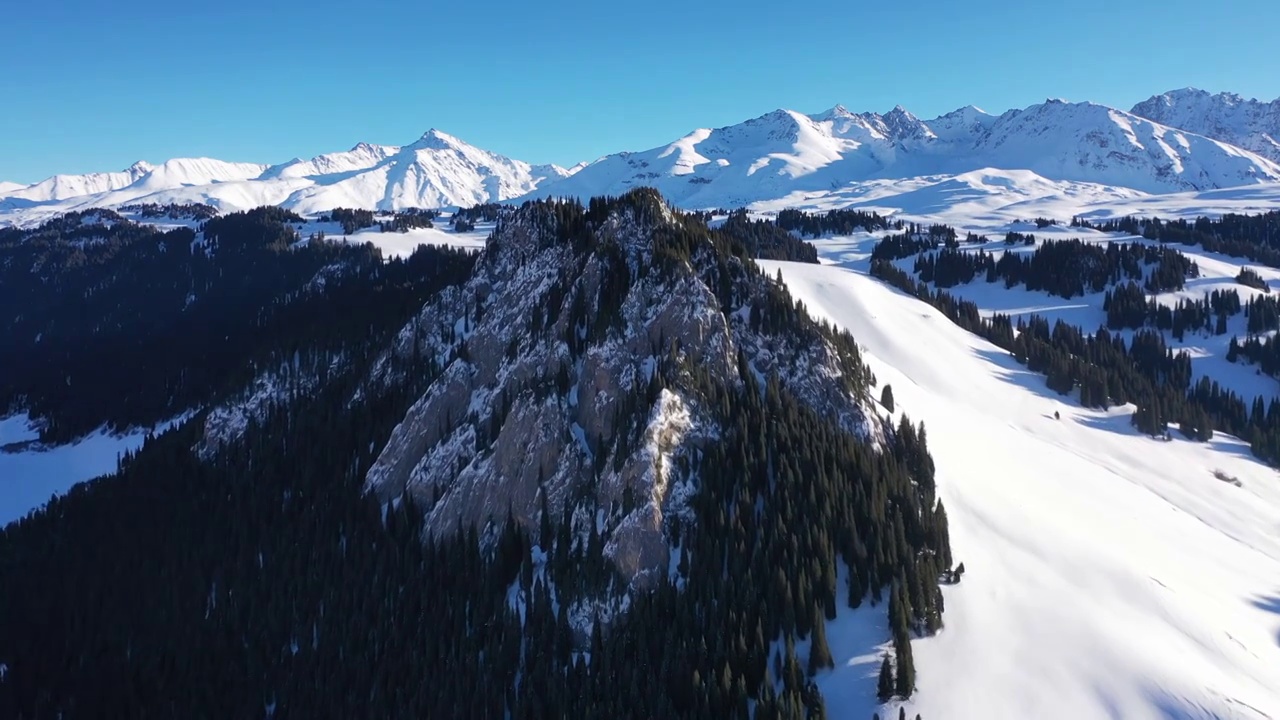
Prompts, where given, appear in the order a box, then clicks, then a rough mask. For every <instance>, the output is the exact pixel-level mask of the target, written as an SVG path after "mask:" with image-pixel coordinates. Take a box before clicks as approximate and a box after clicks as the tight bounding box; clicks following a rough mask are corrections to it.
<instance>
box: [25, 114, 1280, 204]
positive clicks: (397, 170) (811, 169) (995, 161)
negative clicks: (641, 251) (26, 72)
mask: <svg viewBox="0 0 1280 720" xmlns="http://www.w3.org/2000/svg"><path fill="white" fill-rule="evenodd" d="M1278 128H1280V101H1276V102H1273V103H1270V104H1264V103H1260V102H1257V101H1253V100H1250V101H1244V100H1241V99H1240V98H1239V97H1238V96H1235V95H1228V94H1220V95H1209V94H1208V93H1205V92H1202V91H1197V90H1181V91H1175V92H1170V93H1166V94H1164V95H1160V96H1156V97H1153V98H1151V99H1150V100H1147V101H1144V102H1142V103H1139V104H1138V105H1137V106H1136V107H1135V108H1134V109H1133V112H1125V111H1123V110H1117V109H1115V108H1110V107H1107V106H1104V105H1098V104H1095V103H1089V102H1082V103H1070V102H1065V101H1062V100H1048V101H1046V102H1044V103H1040V104H1037V105H1032V106H1031V107H1028V108H1025V109H1021V110H1010V111H1008V112H1005V113H1003V114H1001V115H992V114H989V113H986V112H984V111H982V110H980V109H978V108H976V107H972V106H969V107H965V108H961V109H959V110H956V111H954V112H951V113H948V114H946V115H942V116H941V117H937V118H934V119H932V120H921V119H920V118H918V117H916V116H915V115H912V114H911V113H910V112H909V111H907V110H906V109H904V108H902V107H895V108H894V109H893V110H891V111H889V112H888V113H885V114H883V115H881V114H879V113H872V112H864V113H854V112H850V111H849V110H847V109H846V108H844V107H843V106H840V105H837V106H835V107H834V108H831V109H830V110H827V111H825V112H822V113H817V114H813V115H807V114H803V113H799V112H795V111H792V110H782V109H780V110H775V111H773V112H770V113H767V114H765V115H762V116H760V117H757V118H753V119H751V120H747V121H745V122H742V123H739V124H737V125H731V126H728V127H722V128H716V129H706V128H703V129H698V130H694V131H693V132H691V133H689V134H688V135H686V136H684V137H682V138H680V139H678V140H675V141H674V142H671V143H669V144H666V145H662V146H660V147H656V148H652V149H649V150H644V151H640V152H620V153H616V154H612V155H607V156H605V157H602V158H600V159H598V160H596V161H595V162H591V163H581V164H579V165H577V166H574V167H573V168H571V169H565V168H561V167H558V166H555V165H531V164H529V163H526V162H522V161H520V160H513V159H510V158H507V157H504V156H502V155H498V154H495V153H492V152H488V151H486V150H482V149H480V148H477V147H474V146H472V145H469V144H467V143H465V142H463V141H461V140H459V139H458V138H455V137H453V136H451V135H447V134H445V133H443V132H440V131H438V130H431V131H429V132H427V133H426V134H424V135H423V136H422V137H421V138H419V139H418V140H417V141H415V142H413V143H411V144H409V145H404V146H387V145H370V144H368V143H360V144H358V145H356V146H355V147H353V148H351V149H350V150H348V151H346V152H337V153H329V154H325V155H319V156H317V157H314V158H311V159H309V160H303V159H299V158H295V159H293V160H290V161H288V162H285V163H281V164H276V165H258V164H251V163H229V162H223V161H220V160H213V159H209V158H196V159H175V160H169V161H167V162H165V163H163V164H160V165H150V164H148V163H145V162H139V163H136V164H134V165H133V166H131V167H129V168H128V169H126V170H123V171H121V172H113V173H92V174H88V175H57V176H54V177H51V178H49V179H47V180H44V181H41V182H38V183H35V184H33V185H30V186H18V185H15V184H13V183H0V225H3V224H29V223H31V222H38V221H40V220H42V219H44V218H46V217H48V216H50V215H54V214H58V213H61V212H66V211H68V210H73V209H83V208H87V207H95V206H105V207H112V206H120V205H124V204H128V203H138V202H148V203H161V204H167V203H175V202H176V203H192V202H201V203H207V204H210V205H213V206H215V207H217V208H219V209H222V210H236V209H243V208H248V207H254V206H258V205H281V206H284V207H287V208H289V209H292V210H296V211H298V212H303V213H313V212H319V211H323V210H328V209H331V208H334V207H362V208H372V209H382V210H393V209H401V208H408V207H426V208H434V207H449V206H470V205H475V204H477V203H483V202H496V201H505V200H513V199H521V198H525V197H547V196H580V197H590V196H598V195H605V194H608V195H618V194H621V193H624V192H626V191H627V190H630V189H632V188H635V187H640V186H653V187H656V188H657V189H658V190H659V191H661V192H662V194H663V195H664V196H665V197H666V198H668V199H669V200H670V201H671V202H673V203H675V204H677V205H680V206H684V207H689V208H709V207H737V206H744V205H753V204H761V203H766V204H771V205H776V204H777V203H778V202H780V201H781V202H784V203H785V202H789V201H810V200H813V199H814V198H815V197H822V196H828V197H831V198H838V197H842V196H846V195H849V194H850V192H851V189H856V188H859V187H862V186H868V185H873V186H874V185H877V184H878V185H880V186H882V185H883V184H884V183H886V182H890V183H897V184H902V185H903V187H904V188H914V187H918V186H919V184H920V181H921V179H928V180H929V181H931V182H937V181H939V180H945V179H947V178H957V177H958V178H963V177H965V176H968V175H971V174H973V173H986V172H987V171H989V170H994V171H998V172H996V173H995V175H998V176H1000V177H1003V178H1005V179H1006V181H1008V182H1010V183H1012V184H1011V186H1010V188H1009V190H1010V191H1011V194H1018V192H1020V184H1019V183H1020V181H1017V180H1012V181H1009V180H1008V179H1009V178H1025V179H1026V180H1027V182H1030V183H1032V184H1033V185H1036V186H1037V187H1039V188H1042V187H1043V186H1044V185H1045V183H1046V181H1047V182H1048V183H1049V184H1052V185H1057V186H1061V187H1062V188H1063V189H1064V192H1078V187H1077V186H1079V185H1080V184H1082V183H1083V184H1088V185H1093V186H1098V187H1099V188H1122V189H1125V190H1127V191H1134V192H1135V193H1138V194H1164V193H1170V192H1186V191H1195V190H1212V189H1218V188H1227V187H1237V186H1242V185H1251V184H1257V183H1267V182H1278V181H1280V145H1278V144H1277V142H1276V140H1275V137H1276V135H1277V134H1280V130H1278ZM1008 171H1025V172H1017V173H1012V174H1011V173H1009V172H1008ZM901 181H906V183H905V184H903V183H902V182H901ZM961 182H962V184H964V181H963V180H961ZM1014 185H1017V186H1018V187H1013V186H1014ZM1022 194H1024V195H1025V194H1026V193H1022Z"/></svg>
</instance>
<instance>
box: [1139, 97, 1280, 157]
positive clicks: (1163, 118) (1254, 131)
mask: <svg viewBox="0 0 1280 720" xmlns="http://www.w3.org/2000/svg"><path fill="white" fill-rule="evenodd" d="M1132 112H1133V114H1134V115H1139V116H1142V117H1144V118H1148V119H1150V120H1154V121H1155V122H1158V123H1161V124H1162V125H1169V126H1171V127H1176V128H1182V129H1183V130H1189V131H1191V132H1193V133H1197V134H1200V135H1204V136H1206V137H1211V138H1213V139H1214V140H1221V141H1222V142H1225V143H1231V144H1232V145H1236V146H1238V147H1242V148H1244V149H1246V150H1249V151H1250V152H1254V153H1257V154H1258V155H1261V156H1262V157H1264V158H1267V159H1268V160H1271V161H1272V162H1277V163H1280V99H1276V100H1272V101H1271V102H1269V103H1268V102H1259V101H1258V100H1245V99H1244V98H1242V97H1240V96H1239V95H1236V94H1235V93H1218V94H1216V95H1211V94H1209V93H1208V92H1205V91H1204V90H1196V89H1195V88H1185V89H1182V90H1173V91H1170V92H1167V93H1164V94H1163V95H1156V96H1154V97H1151V98H1149V99H1147V100H1143V101H1142V102H1140V103H1138V104H1137V105H1134V106H1133V110H1132Z"/></svg>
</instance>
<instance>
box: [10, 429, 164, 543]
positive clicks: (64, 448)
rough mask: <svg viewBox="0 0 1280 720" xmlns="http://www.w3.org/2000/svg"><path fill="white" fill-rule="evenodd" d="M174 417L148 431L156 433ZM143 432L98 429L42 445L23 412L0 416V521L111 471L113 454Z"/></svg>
mask: <svg viewBox="0 0 1280 720" xmlns="http://www.w3.org/2000/svg"><path fill="white" fill-rule="evenodd" d="M175 422H177V421H176V420H175V421H170V422H166V423H162V424H160V425H159V426H157V427H156V428H154V431H155V432H156V433H157V434H159V433H161V432H163V431H164V430H166V429H168V428H169V427H170V426H172V425H173V424H174V423H175ZM147 434H148V431H147V430H143V429H139V430H134V431H131V432H129V433H126V434H124V435H113V434H110V433H107V432H105V431H102V430H99V431H97V432H94V433H91V434H90V435H88V436H86V437H84V438H81V439H80V440H78V441H76V442H74V443H70V444H67V445H59V446H56V447H44V446H42V445H40V444H39V443H37V442H36V438H37V437H38V435H37V433H36V432H35V430H34V428H32V427H31V424H30V421H29V419H28V418H27V416H26V415H23V414H19V415H12V416H10V417H7V418H3V419H0V526H4V525H8V524H9V523H11V522H13V521H15V520H20V519H21V518H23V517H25V516H26V515H27V513H29V512H31V511H32V510H36V509H38V508H40V507H42V506H44V505H45V503H47V502H49V499H50V497H52V496H54V495H62V494H64V493H66V492H67V491H68V490H70V489H71V488H72V487H73V486H75V485H76V484H78V483H81V482H83V481H85V480H91V479H93V478H96V477H98V476H100V475H105V474H107V473H112V472H115V470H116V461H117V460H118V459H119V457H120V456H121V455H123V454H124V453H125V452H126V451H129V450H134V449H137V448H138V447H140V446H141V445H142V441H143V440H145V439H146V437H147Z"/></svg>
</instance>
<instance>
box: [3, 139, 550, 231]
mask: <svg viewBox="0 0 1280 720" xmlns="http://www.w3.org/2000/svg"><path fill="white" fill-rule="evenodd" d="M570 174H571V172H570V171H569V170H565V169H564V168H561V167H558V166H555V165H530V164H528V163H525V162H522V161H519V160H512V159H510V158H507V157H503V156H502V155H498V154H496V153H491V152H488V151H486V150H481V149H480V148H477V147H474V146H472V145H468V144H467V143H465V142H463V141H461V140H459V139H457V138H455V137H453V136H451V135H448V134H445V133H443V132H440V131H438V130H431V131H429V132H427V133H426V134H424V135H423V136H422V137H421V138H419V139H418V140H417V141H415V142H413V143H411V144H409V145H405V146H389V145H370V144H368V143H360V144H359V145H356V146H355V147H353V148H352V149H351V150H349V151H347V152H339V153H328V154H325V155H319V156H317V157H314V158H311V159H310V160H302V159H297V158H295V159H293V160H290V161H288V162H285V163H281V164H277V165H256V164H250V163H227V162H222V161H220V160H213V159H209V158H196V159H176V160H169V161H168V162H165V163H163V164H161V165H159V166H154V167H153V166H151V165H148V164H146V163H137V164H136V165H134V166H132V167H130V168H129V169H128V170H126V171H124V172H120V173H97V174H92V175H59V176H55V177H52V178H49V179H48V180H44V181H42V182H39V183H36V184H35V185H31V186H29V187H21V186H15V187H11V188H9V189H7V190H0V224H32V223H35V222H39V221H41V220H43V219H46V218H48V217H50V216H52V215H56V214H59V213H64V212H67V211H70V210H76V209H83V208H88V207H99V206H101V207H118V206H120V205H125V204H129V203H143V202H145V203H160V204H167V203H206V204H209V205H213V206H214V207H217V208H219V209H221V210H227V211H229V210H241V209H247V208H252V207H257V206H260V205H282V206H284V207H287V208H289V209H291V210H295V211H298V212H303V213H312V212H319V211H323V210H330V209H333V208H335V207H359V208H376V209H382V210H396V209H401V208H410V207H426V208H436V207H447V206H471V205H476V204H479V203H485V202H496V201H499V200H506V199H509V198H513V197H517V196H520V195H524V194H526V193H528V192H530V191H532V190H534V189H535V188H537V187H538V186H539V185H541V184H543V183H546V182H550V181H555V180H559V179H561V178H564V177H568V176H569V175H570Z"/></svg>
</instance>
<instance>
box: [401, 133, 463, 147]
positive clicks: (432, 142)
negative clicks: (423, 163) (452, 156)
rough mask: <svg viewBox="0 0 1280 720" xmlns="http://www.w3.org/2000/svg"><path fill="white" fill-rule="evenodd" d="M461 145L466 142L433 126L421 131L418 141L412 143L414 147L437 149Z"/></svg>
mask: <svg viewBox="0 0 1280 720" xmlns="http://www.w3.org/2000/svg"><path fill="white" fill-rule="evenodd" d="M463 145H466V143H464V142H462V141H461V140H459V139H458V138H456V137H454V136H452V135H450V134H449V133H446V132H443V131H441V130H437V129H435V128H431V129H430V130H428V131H426V132H424V133H422V137H420V138H418V142H416V143H414V146H416V147H425V148H433V149H437V150H447V149H454V148H457V147H459V146H463Z"/></svg>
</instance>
